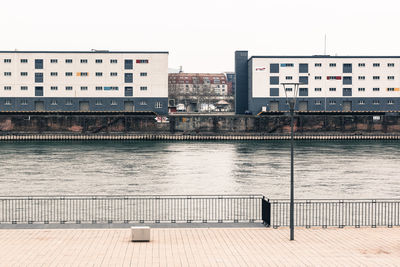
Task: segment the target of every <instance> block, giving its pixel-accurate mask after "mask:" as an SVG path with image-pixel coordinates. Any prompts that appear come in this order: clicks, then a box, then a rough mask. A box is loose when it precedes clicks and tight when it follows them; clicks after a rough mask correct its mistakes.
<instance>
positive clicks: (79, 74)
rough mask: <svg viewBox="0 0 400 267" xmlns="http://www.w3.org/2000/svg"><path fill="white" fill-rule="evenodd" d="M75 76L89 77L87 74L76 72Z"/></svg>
mask: <svg viewBox="0 0 400 267" xmlns="http://www.w3.org/2000/svg"><path fill="white" fill-rule="evenodd" d="M76 76H84V77H86V76H89V74H88V73H87V72H78V73H77V74H76Z"/></svg>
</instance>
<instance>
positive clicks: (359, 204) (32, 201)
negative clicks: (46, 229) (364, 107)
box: [0, 195, 400, 228]
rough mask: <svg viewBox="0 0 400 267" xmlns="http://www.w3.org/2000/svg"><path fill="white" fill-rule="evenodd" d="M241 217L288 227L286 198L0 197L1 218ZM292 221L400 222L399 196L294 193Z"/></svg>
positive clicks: (19, 220)
mask: <svg viewBox="0 0 400 267" xmlns="http://www.w3.org/2000/svg"><path fill="white" fill-rule="evenodd" d="M243 222H246V223H263V224H264V225H266V226H272V227H274V228H277V227H287V226H289V200H284V199H274V200H268V199H267V198H265V197H264V196H262V195H192V196H186V195H181V196H179V195H169V196H167V195H164V196H154V195H147V196H65V197H60V196H35V197H0V223H1V224H33V223H42V224H52V223H60V224H66V223H76V224H88V223H89V224H97V223H98V224H101V223H103V224H104V223H109V224H111V223H243ZM294 224H295V226H300V227H307V228H308V227H314V226H318V227H345V226H354V227H361V226H371V227H378V226H387V227H392V226H400V199H376V200H361V199H357V200H349V199H347V200H326V199H314V200H300V199H297V200H296V201H295V209H294Z"/></svg>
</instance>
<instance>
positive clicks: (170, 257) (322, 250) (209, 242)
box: [0, 227, 400, 266]
mask: <svg viewBox="0 0 400 267" xmlns="http://www.w3.org/2000/svg"><path fill="white" fill-rule="evenodd" d="M288 236H289V231H288V229H287V228H285V229H283V228H282V229H267V228H168V229H166V228H158V229H152V241H151V242H147V243H132V242H129V239H130V231H129V229H51V230H47V229H26V230H24V229H21V230H17V229H13V230H10V229H7V230H6V229H3V230H0V248H1V249H0V259H1V260H0V265H1V266H13V265H18V266H38V265H41V266H58V265H63V266H77V265H79V266H99V265H103V266H109V265H113V266H130V265H131V266H360V265H368V266H400V228H398V227H397V228H376V229H371V228H360V229H355V228H345V229H336V228H328V229H321V228H315V229H296V241H292V242H290V241H289V240H288Z"/></svg>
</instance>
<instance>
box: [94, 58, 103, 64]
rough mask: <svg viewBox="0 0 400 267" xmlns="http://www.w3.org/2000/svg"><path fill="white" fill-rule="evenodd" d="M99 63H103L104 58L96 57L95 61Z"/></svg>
mask: <svg viewBox="0 0 400 267" xmlns="http://www.w3.org/2000/svg"><path fill="white" fill-rule="evenodd" d="M95 62H96V63H97V64H101V63H103V60H102V59H96V61H95Z"/></svg>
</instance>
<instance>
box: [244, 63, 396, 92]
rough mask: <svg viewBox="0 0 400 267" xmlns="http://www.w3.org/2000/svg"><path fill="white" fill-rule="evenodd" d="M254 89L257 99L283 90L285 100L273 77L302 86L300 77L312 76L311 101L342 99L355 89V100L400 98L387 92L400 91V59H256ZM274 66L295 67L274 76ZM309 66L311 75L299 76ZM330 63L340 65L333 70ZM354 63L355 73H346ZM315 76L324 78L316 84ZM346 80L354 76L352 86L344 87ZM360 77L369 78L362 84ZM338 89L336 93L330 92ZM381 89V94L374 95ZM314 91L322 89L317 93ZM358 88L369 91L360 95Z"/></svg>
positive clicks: (310, 80) (310, 77)
mask: <svg viewBox="0 0 400 267" xmlns="http://www.w3.org/2000/svg"><path fill="white" fill-rule="evenodd" d="M251 60H252V61H253V70H252V72H253V73H252V88H253V97H270V93H269V88H277V87H279V89H280V90H279V97H285V92H284V91H283V86H282V85H280V84H279V85H270V76H279V83H283V82H298V81H299V76H308V77H309V78H308V85H303V86H301V87H307V88H308V97H342V96H343V93H342V90H343V88H352V97H400V91H395V92H388V91H387V88H389V87H392V88H399V87H400V58H339V57H330V58H317V57H315V58H252V59H251ZM271 63H278V64H279V65H280V64H281V63H293V64H294V67H279V73H270V64H271ZM300 63H308V73H299V64H300ZM315 63H321V64H322V67H315ZM329 63H336V67H329ZM346 63H351V64H352V67H353V70H352V73H343V64H346ZM359 63H365V67H358V64H359ZM373 63H380V67H373ZM388 63H394V64H395V66H394V67H388V66H387V64H388ZM257 68H265V70H264V71H256V69H257ZM286 76H292V77H293V80H286V79H285V77H286ZM315 76H322V79H321V80H315ZM327 76H341V77H342V80H328V79H327ZM343 76H352V77H353V80H352V85H343ZM358 76H365V80H358ZM373 76H380V80H373ZM388 76H394V77H395V79H394V80H388V79H387V77H388ZM331 87H332V88H336V92H331V91H329V88H331ZM374 87H379V88H380V91H379V92H376V91H373V88H374ZM314 88H322V91H321V92H316V91H315V90H314ZM358 88H365V92H359V91H358Z"/></svg>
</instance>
